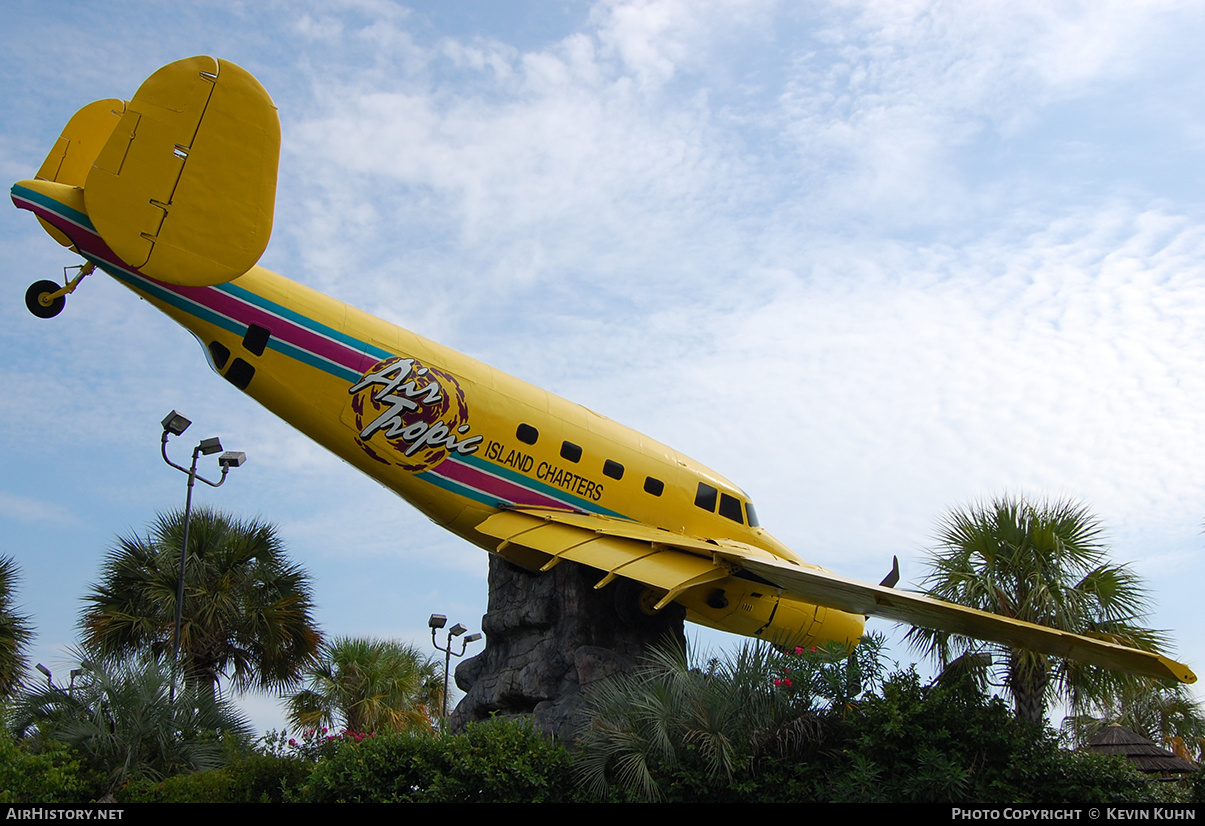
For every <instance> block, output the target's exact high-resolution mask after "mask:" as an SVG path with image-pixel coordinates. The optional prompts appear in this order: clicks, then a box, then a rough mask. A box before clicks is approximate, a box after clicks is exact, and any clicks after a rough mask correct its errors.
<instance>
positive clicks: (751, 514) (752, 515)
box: [745, 502, 761, 528]
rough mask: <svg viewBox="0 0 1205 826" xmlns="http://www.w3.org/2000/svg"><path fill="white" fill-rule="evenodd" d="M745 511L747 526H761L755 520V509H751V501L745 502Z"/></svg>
mask: <svg viewBox="0 0 1205 826" xmlns="http://www.w3.org/2000/svg"><path fill="white" fill-rule="evenodd" d="M745 512H746V513H748V514H749V527H750V528H758V527H761V523H760V522H758V521H757V511H755V510H753V503H752V502H746V503H745Z"/></svg>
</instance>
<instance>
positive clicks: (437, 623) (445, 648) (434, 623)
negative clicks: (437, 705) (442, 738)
mask: <svg viewBox="0 0 1205 826" xmlns="http://www.w3.org/2000/svg"><path fill="white" fill-rule="evenodd" d="M447 624H448V618H447V617H445V616H444V615H443V614H432V615H431V618H430V619H429V620H427V626H428V627H429V628H430V629H431V644H432V645H433V646H435V650H436V651H442V652H444V702H443V714H442V715H440V727H439V728H440V731H441V732H442V731H443V729H444V724H445V723H446V722H447V719H448V670H449V669H450V668H451V667H452V658H453V657H463V656H464V650H465V649H466V648H468V647H469V643H471V642H477V640H479V639H481V635H480V634H469V635H468V636H467V637H464V638H463V639H461V641H460V651H453V650H452V637H459V636H460V635H461V634H463V633H464V632H465V631H468V630H469V629H467V628H465V627H464V626H463V625H461V624H460V623H459V622H458V623H456V624H455V625H453V626H452V627H451V628H449V629H448V635H447V637H446V638H445V640H444V644H443V645H440V644H439V642H438V641H436V639H435V632H436V631H438V630H439V629H440V628H443V627H444V626H445V625H447Z"/></svg>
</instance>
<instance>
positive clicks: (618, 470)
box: [603, 459, 623, 479]
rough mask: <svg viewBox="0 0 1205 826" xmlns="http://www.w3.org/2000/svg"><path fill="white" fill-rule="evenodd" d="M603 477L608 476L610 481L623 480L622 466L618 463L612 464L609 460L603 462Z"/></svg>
mask: <svg viewBox="0 0 1205 826" xmlns="http://www.w3.org/2000/svg"><path fill="white" fill-rule="evenodd" d="M603 476H610V477H611V478H612V479H622V478H623V465H621V464H619V462H612V461H611V460H610V459H608V460H607V461H605V462H603Z"/></svg>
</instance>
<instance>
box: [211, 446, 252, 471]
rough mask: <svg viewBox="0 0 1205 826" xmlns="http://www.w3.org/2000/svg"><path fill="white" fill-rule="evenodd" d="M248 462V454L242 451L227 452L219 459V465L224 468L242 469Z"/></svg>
mask: <svg viewBox="0 0 1205 826" xmlns="http://www.w3.org/2000/svg"><path fill="white" fill-rule="evenodd" d="M246 461H247V454H246V453H243V452H242V451H241V450H227V451H226V452H225V453H223V454H222V455H221V456H219V457H218V464H219V465H221V466H222V467H223V468H230V467H242V466H243V463H245V462H246Z"/></svg>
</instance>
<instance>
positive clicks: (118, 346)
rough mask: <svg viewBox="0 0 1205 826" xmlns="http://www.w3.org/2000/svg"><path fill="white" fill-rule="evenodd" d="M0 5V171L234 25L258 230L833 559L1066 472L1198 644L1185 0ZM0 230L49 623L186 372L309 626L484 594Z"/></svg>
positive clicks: (234, 488)
mask: <svg viewBox="0 0 1205 826" xmlns="http://www.w3.org/2000/svg"><path fill="white" fill-rule="evenodd" d="M0 24H2V25H0V40H2V41H3V46H4V48H3V49H2V50H0V71H2V73H3V81H4V83H3V88H4V92H3V93H2V94H3V96H4V103H5V111H6V116H5V117H4V118H3V119H0V172H3V173H4V175H5V176H6V178H7V179H8V180H10V181H16V180H18V179H21V178H26V177H30V176H31V175H32V174H33V173H34V172H35V171H36V169H37V167H38V166H39V164H40V163H41V160H42V158H43V157H44V156H45V153H46V151H47V150H48V149H49V147H50V146H51V144H52V143H53V141H54V139H55V138H56V137H57V135H58V133H59V129H60V128H61V127H62V125H63V124H64V123H65V122H66V120H67V119H68V118H69V117H70V115H71V114H72V113H73V112H74V111H75V110H76V109H77V108H79V107H80V106H82V105H83V104H85V103H87V102H89V101H91V100H94V99H97V98H102V97H124V98H128V97H130V96H131V95H132V94H133V92H134V90H135V89H136V88H137V87H138V84H139V83H140V82H141V81H142V80H143V79H144V78H145V77H146V76H147V75H149V74H150V73H151V72H153V71H154V70H155V69H156V68H158V67H159V66H161V65H163V64H165V63H168V62H171V61H172V60H176V59H179V58H181V57H186V56H190V55H193V54H212V55H214V56H217V57H221V58H224V59H227V60H231V61H234V62H235V63H238V64H240V65H242V66H243V67H244V68H246V69H248V70H249V71H251V72H252V73H253V74H255V75H256V76H257V77H258V78H259V79H260V80H261V82H263V84H264V86H265V87H266V88H267V89H268V91H269V93H270V94H271V95H272V96H273V99H274V100H275V102H276V104H277V106H278V107H279V109H280V115H281V122H282V127H283V147H282V156H281V170H280V186H279V190H278V204H277V213H276V226H275V230H274V235H273V239H272V242H271V244H270V245H269V248H268V251H267V253H266V255H265V256H264V259H263V261H262V263H263V264H264V265H265V266H267V267H268V268H270V269H274V270H276V271H278V272H281V273H283V274H285V275H287V276H289V277H291V278H294V279H296V280H299V281H301V282H303V283H306V284H309V285H311V286H314V287H316V288H318V289H322V290H324V291H326V292H328V293H330V294H332V295H335V296H336V297H338V298H340V299H343V300H346V301H348V302H349V303H352V304H354V305H357V306H359V307H361V308H363V309H365V310H368V311H370V312H373V313H375V314H378V315H380V316H382V317H384V318H387V319H389V320H391V321H394V322H396V323H398V324H401V325H402V326H405V327H408V328H409V329H413V330H415V331H416V332H419V333H420V334H422V335H425V336H428V337H430V338H433V339H436V340H438V341H441V342H443V343H445V344H448V345H450V346H453V347H456V348H457V349H460V350H462V351H464V352H467V353H469V354H471V355H473V356H475V357H477V358H480V359H482V360H484V361H486V362H489V363H491V364H493V365H495V366H497V367H499V368H501V369H503V370H506V371H508V372H511V373H514V374H516V375H518V376H520V377H522V378H524V379H527V380H529V381H532V382H534V383H536V384H539V385H542V386H544V387H547V388H548V389H550V390H552V391H553V392H556V393H559V394H561V395H563V396H566V397H568V398H570V399H573V400H575V401H579V402H581V403H583V404H585V405H587V406H588V407H590V408H592V409H594V410H597V411H598V412H600V413H603V414H604V415H607V416H610V417H611V418H614V419H617V420H619V421H622V422H624V423H625V424H629V425H631V426H633V427H636V428H637V429H638V430H641V431H644V432H646V433H648V434H649V435H651V436H653V437H654V438H657V439H659V440H661V441H663V442H666V443H668V444H671V445H673V446H675V447H677V448H679V449H681V450H683V451H684V452H686V453H688V454H690V455H691V456H693V457H695V458H696V459H698V460H700V461H702V462H704V463H705V464H708V465H710V466H712V467H714V468H715V469H717V470H719V471H720V472H721V473H723V474H725V475H726V476H728V477H729V478H731V479H733V480H734V481H735V482H737V483H738V484H740V485H741V486H742V487H744V488H745V489H746V490H747V491H748V492H749V493H750V495H751V496H752V497H753V498H754V500H755V502H756V503H757V507H758V511H759V514H760V516H761V518H762V521H763V523H764V524H765V525H766V527H768V528H769V529H770V530H771V531H772V532H774V533H775V534H776V535H777V536H778V537H779V538H781V539H782V540H783V541H785V542H786V543H787V544H788V545H790V546H791V547H792V548H794V549H795V550H797V551H798V552H799V553H801V554H802V555H804V556H805V557H806V558H808V559H810V560H812V561H815V562H817V563H819V564H822V565H824V566H826V567H828V568H830V569H832V570H835V571H837V572H839V573H842V574H846V575H850V576H855V577H859V578H862V579H867V580H872V581H878V579H879V578H881V577H882V575H883V574H884V573H885V572H886V570H887V568H888V567H889V565H890V559H891V555H892V554H899V555H900V558H901V566H902V569H903V576H904V581H905V583H913V584H914V583H916V582H917V581H918V580H919V578H920V577H921V576H922V575H923V573H924V566H923V557H924V549H925V548H926V547H927V546H928V545H929V544H930V541H931V536H932V533H933V530H934V526H935V524H936V522H937V520H938V518H939V517H940V516H941V514H942V513H943V512H945V511H946V510H947V509H948V508H950V507H953V506H957V505H960V504H964V503H967V502H969V501H972V500H975V499H978V498H984V497H992V496H996V495H1000V494H1002V493H1006V492H1010V493H1018V492H1023V493H1025V494H1028V495H1032V496H1050V497H1073V498H1076V499H1080V500H1082V501H1084V502H1085V503H1086V504H1088V505H1089V506H1090V507H1091V508H1092V509H1093V510H1094V511H1095V512H1096V513H1098V514H1099V515H1100V516H1101V518H1102V519H1103V520H1104V522H1105V524H1106V525H1107V527H1108V528H1109V536H1110V541H1111V545H1112V548H1113V554H1114V558H1115V559H1116V560H1118V561H1125V562H1130V563H1133V565H1134V566H1135V568H1136V569H1137V571H1138V572H1139V573H1140V574H1141V575H1142V576H1143V577H1144V578H1145V579H1146V581H1147V582H1148V584H1149V586H1150V589H1151V593H1152V597H1153V601H1154V603H1155V605H1156V609H1155V613H1154V615H1153V616H1152V618H1151V623H1152V625H1154V626H1156V627H1159V628H1166V629H1170V631H1171V633H1172V635H1173V637H1174V639H1175V640H1176V642H1177V648H1178V653H1179V654H1180V655H1181V657H1182V658H1183V659H1184V660H1185V661H1187V662H1188V663H1189V664H1190V665H1191V666H1192V667H1193V668H1195V669H1196V670H1197V671H1198V673H1201V672H1205V643H1203V642H1202V639H1201V632H1202V630H1203V626H1202V621H1201V612H1200V609H1199V606H1198V601H1199V592H1200V583H1201V582H1202V580H1205V537H1203V536H1202V535H1201V530H1202V522H1203V520H1205V461H1203V460H1205V432H1203V428H1202V423H1203V422H1202V420H1203V418H1205V412H1203V411H1205V374H1203V371H1202V368H1201V363H1202V361H1203V357H1205V338H1203V337H1202V331H1203V330H1205V279H1203V276H1205V264H1203V261H1205V256H1203V254H1205V203H1203V200H1202V196H1201V193H1202V184H1203V183H1205V180H1203V179H1205V165H1203V164H1202V160H1203V150H1205V110H1203V104H1202V101H1203V100H1205V94H1203V93H1205V89H1203V88H1202V86H1203V85H1205V71H1203V69H1205V66H1203V65H1202V64H1203V63H1205V53H1203V52H1202V50H1201V49H1200V45H1199V44H1200V43H1201V42H1202V40H1203V39H1205V38H1203V35H1205V9H1203V8H1202V7H1200V6H1199V5H1198V4H1193V3H1144V4H1134V3H1130V2H1115V3H1109V2H1091V3H1086V2H1085V3H1065V4H1059V5H1058V6H1057V8H1053V7H1051V6H1050V5H1049V4H1046V3H1026V2H1007V3H992V2H982V3H974V4H966V3H923V2H914V3H905V2H891V3H846V2H814V3H808V4H796V3H773V2H696V1H693V0H692V2H677V1H676V0H664V1H657V2H599V3H586V2H547V3H537V2H529V3H505V4H501V3H462V4H456V3H417V4H409V5H402V4H399V3H391V2H384V0H364V1H363V2H322V3H317V2H312V3H311V2H289V3H281V2H277V3H273V2H265V3H255V4H245V3H235V2H207V3H188V2H176V3H166V2H127V3H121V4H113V3H94V2H71V3H65V2H39V3H32V2H21V0H10V1H9V2H6V3H4V4H3V6H0ZM0 251H2V252H3V255H4V258H5V260H7V261H8V262H9V267H8V270H9V273H8V276H7V281H8V285H7V287H6V292H5V295H7V298H3V299H2V300H0V348H2V349H0V352H3V354H4V358H3V359H0V382H2V383H3V384H2V386H3V388H4V390H3V393H0V450H2V454H0V455H2V456H3V465H2V468H3V469H2V470H0V553H6V554H10V555H13V556H15V557H16V558H17V560H18V561H19V562H20V564H21V566H22V568H23V570H24V574H25V581H24V584H23V587H22V591H21V595H20V598H21V601H22V602H23V604H24V605H25V608H26V610H27V611H28V612H29V613H31V614H32V615H33V618H34V621H35V623H36V625H37V627H38V632H39V636H38V640H37V644H36V648H35V651H34V658H35V660H42V661H45V662H47V663H48V664H51V665H52V666H53V664H54V663H61V662H62V659H63V650H64V648H65V647H66V646H68V645H70V644H71V643H72V642H73V641H74V639H75V633H76V632H75V621H76V618H77V616H78V612H79V608H80V597H81V595H82V594H83V593H84V592H85V591H86V589H87V587H88V584H89V583H90V582H91V581H93V580H94V578H95V576H96V574H97V571H98V569H99V565H100V561H101V559H102V557H103V554H104V551H105V550H106V548H108V547H109V546H110V544H111V543H112V541H113V538H114V537H115V536H116V535H117V534H119V533H127V532H130V531H133V530H142V528H143V526H144V525H145V524H146V523H147V522H148V521H149V520H150V519H151V517H152V516H153V514H154V513H155V512H156V511H158V510H162V509H166V508H171V507H176V506H179V505H180V504H181V503H182V500H183V494H184V485H183V478H182V477H181V476H180V475H179V474H177V473H176V472H175V471H172V470H170V469H169V468H167V467H166V466H165V465H163V463H162V461H161V459H160V458H159V456H158V436H159V425H158V423H159V420H160V419H161V418H162V416H163V415H164V414H165V413H166V412H167V411H168V410H170V409H172V408H176V409H179V410H180V411H182V412H184V413H186V414H187V415H188V416H189V417H191V418H192V419H193V421H194V422H195V424H194V425H193V430H192V431H190V436H191V435H193V434H194V433H195V434H196V435H198V436H206V435H210V434H220V435H221V436H222V438H223V441H224V443H225V444H226V446H227V447H228V448H232V449H241V450H245V451H246V452H247V454H248V456H249V461H248V464H247V465H246V466H245V467H243V468H240V469H239V470H238V471H237V472H236V473H235V474H233V475H232V477H231V479H230V481H229V482H228V483H227V485H226V486H225V487H223V488H222V489H221V490H218V491H210V490H202V491H200V493H199V499H200V501H203V502H210V503H213V504H215V505H217V506H219V507H224V508H230V509H235V510H238V511H240V512H243V513H247V514H259V515H261V516H263V517H265V518H267V519H270V520H273V521H275V522H277V523H278V524H279V525H280V527H281V530H282V532H283V535H284V537H285V539H286V541H287V543H288V546H289V548H290V550H291V553H292V555H293V557H294V558H296V559H297V560H299V561H301V562H302V563H304V564H305V565H306V566H307V567H308V568H309V569H310V571H311V572H312V574H313V576H314V579H315V590H316V597H317V601H318V603H319V606H320V608H319V617H320V619H321V621H322V623H323V626H324V628H325V629H326V631H327V632H328V633H330V634H340V635H342V634H356V635H379V636H394V637H401V638H404V639H408V640H413V641H415V642H418V643H421V644H426V643H425V641H427V640H428V638H427V637H426V634H425V625H426V617H427V616H428V615H429V614H430V613H432V612H441V613H446V614H448V615H449V616H450V617H452V618H454V619H457V620H459V621H461V622H464V623H466V624H468V625H471V626H473V627H474V628H476V627H478V624H479V622H480V616H481V614H482V613H483V611H484V609H485V602H486V586H485V572H486V557H485V554H483V553H482V552H481V551H479V550H476V549H474V548H472V547H470V546H468V545H466V544H465V543H463V542H460V541H459V540H456V539H455V538H453V537H452V536H450V535H447V534H444V533H442V532H440V531H439V530H437V529H436V528H434V527H433V526H432V525H430V524H429V523H428V522H427V521H426V520H425V519H424V518H422V517H421V516H420V515H419V514H418V513H417V512H416V511H414V510H412V509H411V508H410V507H409V506H407V505H406V504H405V503H404V502H402V501H400V500H399V499H397V498H396V497H394V496H393V495H392V494H390V493H389V492H388V491H385V490H384V489H382V488H380V487H379V486H377V485H376V484H375V483H373V482H371V481H370V480H368V479H366V478H364V477H362V476H360V475H359V474H358V473H356V472H355V471H353V470H351V469H350V468H349V467H347V466H346V465H344V464H343V463H341V462H340V461H338V460H337V459H334V458H333V457H331V456H330V455H328V454H327V453H325V452H324V451H323V450H322V449H321V448H319V447H317V446H315V445H313V444H311V443H309V442H308V441H306V440H305V439H304V438H303V437H301V436H300V435H299V434H297V433H295V432H294V431H292V430H291V429H290V428H289V427H288V426H287V425H284V424H282V423H281V422H280V421H278V420H276V419H275V418H274V417H273V416H272V415H270V414H269V413H267V412H266V411H264V410H262V409H261V408H259V407H258V406H257V405H256V404H255V403H254V402H252V401H251V400H250V399H248V398H246V397H244V396H242V395H241V394H240V393H239V392H238V391H236V390H235V389H234V388H232V387H231V386H230V385H228V384H226V383H225V382H223V381H221V380H220V379H219V378H218V377H216V376H214V375H213V374H212V373H211V372H210V371H209V370H207V369H206V366H205V362H204V357H203V354H202V352H201V349H200V347H198V346H197V345H196V343H195V342H194V341H193V339H192V338H191V337H190V336H189V335H188V334H187V333H185V332H184V331H183V330H181V329H180V328H178V327H176V326H175V325H174V324H173V323H172V322H170V321H169V320H168V319H166V318H165V317H163V316H161V315H159V314H158V313H157V312H155V311H154V310H152V309H151V308H150V307H148V306H147V305H145V304H144V303H142V302H139V301H138V300H137V299H136V298H135V297H134V296H133V295H132V294H130V293H129V292H128V291H126V290H125V289H124V288H122V287H120V286H119V285H117V284H116V283H114V282H112V281H110V280H108V279H106V278H104V277H101V276H96V277H92V278H89V279H88V280H86V281H85V282H84V284H83V286H82V287H81V288H80V290H79V291H78V293H77V294H76V295H75V296H73V297H72V298H71V299H70V300H69V301H68V304H67V309H66V310H65V312H64V313H63V314H62V315H61V316H59V317H58V318H57V319H54V320H53V321H41V320H38V319H35V318H33V317H32V316H30V315H29V314H28V313H27V312H26V310H25V308H24V306H23V301H22V296H23V294H24V291H25V288H26V286H27V285H28V284H29V283H30V282H31V281H33V280H37V279H41V278H56V277H58V276H59V275H60V274H61V268H62V267H64V266H67V265H70V264H74V263H76V261H74V260H72V258H71V256H70V255H68V254H66V253H65V252H64V251H63V250H62V249H61V248H59V247H58V246H57V245H56V244H54V243H53V242H52V241H50V239H49V238H47V237H46V236H45V234H44V233H43V232H42V231H41V230H40V228H39V227H38V226H37V224H36V222H35V221H34V220H32V218H31V217H30V216H29V215H27V214H25V213H19V212H18V211H17V210H15V209H9V210H8V211H7V212H4V211H0ZM190 444H191V443H190ZM183 456H184V451H183V450H181V451H180V452H179V454H178V456H177V458H178V459H181V458H183ZM878 627H880V628H882V629H883V630H884V631H887V632H888V633H889V634H891V635H892V636H893V637H894V638H895V639H898V638H899V637H900V636H901V635H900V633H899V632H898V631H895V630H894V627H893V626H892V625H890V624H879V626H878ZM703 640H704V641H705V642H707V643H708V644H711V645H717V646H731V645H733V644H735V642H736V640H735V638H731V637H726V636H724V635H718V634H716V635H711V634H707V635H704V636H703ZM897 654H898V656H900V657H901V658H904V657H906V656H907V653H906V651H904V650H903V649H897ZM62 667H63V666H62V665H60V666H59V668H62ZM243 702H244V703H245V705H246V706H247V707H248V708H249V709H250V710H251V711H252V712H253V713H254V714H255V716H256V720H257V721H258V722H260V723H261V727H262V726H266V725H270V724H272V723H273V721H275V720H277V719H278V715H277V712H276V711H275V705H274V701H273V700H272V699H271V698H266V697H253V696H249V697H246V698H244V699H243Z"/></svg>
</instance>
